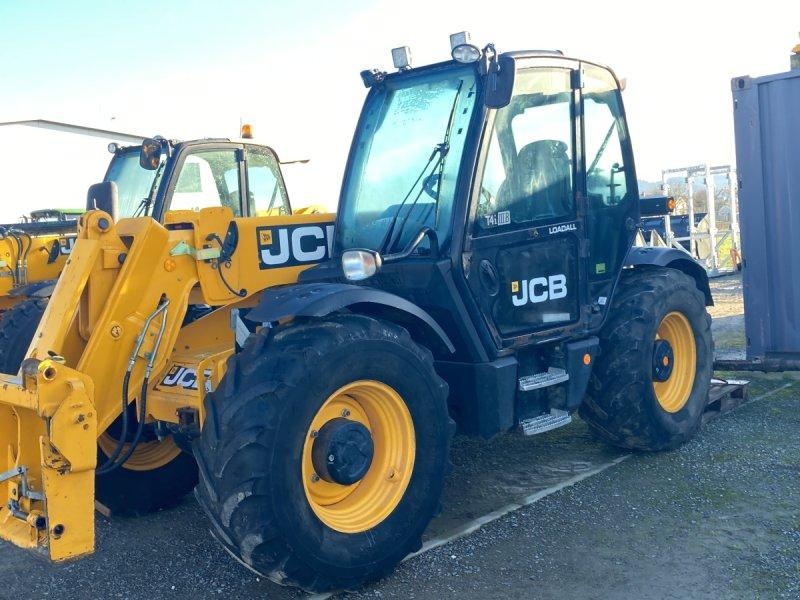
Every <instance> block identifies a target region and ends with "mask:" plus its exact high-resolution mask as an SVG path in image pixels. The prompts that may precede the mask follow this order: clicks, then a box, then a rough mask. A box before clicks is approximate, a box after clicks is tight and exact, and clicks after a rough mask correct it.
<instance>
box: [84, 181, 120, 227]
mask: <svg viewBox="0 0 800 600" xmlns="http://www.w3.org/2000/svg"><path fill="white" fill-rule="evenodd" d="M86 210H102V211H105V212H107V213H108V214H109V215H111V218H112V219H113V220H114V221H116V220H117V215H118V214H119V191H118V190H117V184H116V182H114V181H102V182H100V183H95V184H94V185H92V186H89V193H88V194H86Z"/></svg>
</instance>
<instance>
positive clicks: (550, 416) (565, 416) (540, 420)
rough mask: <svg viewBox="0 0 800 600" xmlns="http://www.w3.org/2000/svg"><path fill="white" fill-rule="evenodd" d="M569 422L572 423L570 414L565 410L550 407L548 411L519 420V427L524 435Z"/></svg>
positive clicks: (561, 425) (554, 427) (548, 429)
mask: <svg viewBox="0 0 800 600" xmlns="http://www.w3.org/2000/svg"><path fill="white" fill-rule="evenodd" d="M570 423H572V416H571V415H570V414H569V413H568V412H567V411H565V410H558V409H557V408H551V409H550V412H549V413H545V414H543V415H539V416H536V417H532V418H530V419H523V420H521V421H520V422H519V428H520V429H521V430H522V433H524V434H525V435H536V434H538V433H544V432H545V431H550V430H551V429H556V428H557V427H563V426H564V425H569V424H570Z"/></svg>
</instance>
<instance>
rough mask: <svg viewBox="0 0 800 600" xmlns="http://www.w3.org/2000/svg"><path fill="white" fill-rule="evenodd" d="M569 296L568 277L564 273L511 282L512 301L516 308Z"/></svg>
mask: <svg viewBox="0 0 800 600" xmlns="http://www.w3.org/2000/svg"><path fill="white" fill-rule="evenodd" d="M566 295H567V276H566V275H564V274H563V273H561V274H559V275H550V276H549V277H534V278H533V279H523V280H522V281H512V282H511V301H512V302H513V303H514V306H525V305H526V304H528V303H529V302H530V303H531V304H537V303H539V302H546V301H547V300H558V299H559V298H564V297H565V296H566Z"/></svg>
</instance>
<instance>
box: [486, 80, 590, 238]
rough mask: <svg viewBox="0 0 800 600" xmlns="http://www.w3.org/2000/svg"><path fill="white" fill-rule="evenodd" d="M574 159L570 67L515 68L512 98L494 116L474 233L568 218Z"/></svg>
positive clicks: (572, 203)
mask: <svg viewBox="0 0 800 600" xmlns="http://www.w3.org/2000/svg"><path fill="white" fill-rule="evenodd" d="M573 161H574V159H573V144H572V86H571V83H570V71H569V70H566V69H549V68H536V69H527V70H523V71H520V73H519V74H518V76H517V81H516V84H515V88H514V97H513V98H512V100H511V103H510V104H509V105H508V106H506V107H504V108H502V109H500V110H498V111H497V115H496V117H495V123H494V128H493V131H492V133H491V138H490V142H489V148H488V154H487V157H486V161H485V165H484V170H483V174H482V178H481V190H480V200H479V205H478V211H477V219H476V225H475V227H476V233H478V234H481V233H483V234H486V233H496V232H498V231H502V230H503V229H514V228H527V227H537V226H539V225H544V224H547V223H556V222H559V221H564V220H568V219H570V218H572V217H573V215H574V213H575V199H574V193H573V190H574V181H573Z"/></svg>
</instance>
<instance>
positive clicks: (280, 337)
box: [194, 315, 455, 592]
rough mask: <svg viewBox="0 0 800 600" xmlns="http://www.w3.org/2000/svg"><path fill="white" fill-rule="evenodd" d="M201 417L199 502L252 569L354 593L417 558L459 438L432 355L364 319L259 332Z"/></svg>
mask: <svg viewBox="0 0 800 600" xmlns="http://www.w3.org/2000/svg"><path fill="white" fill-rule="evenodd" d="M205 407H206V418H205V423H204V426H203V432H202V435H201V436H200V438H199V440H196V441H195V443H194V451H195V456H196V458H197V461H198V464H199V465H200V480H201V481H200V484H199V485H198V487H197V490H196V496H197V498H198V500H199V502H200V504H201V505H202V506H203V507H204V509H205V510H206V512H207V513H208V515H209V517H210V519H211V521H212V522H213V524H214V529H213V532H214V535H215V537H217V539H219V541H220V542H221V543H222V544H223V545H224V546H225V547H226V548H227V549H228V550H229V551H230V552H231V553H232V554H234V555H235V556H236V557H237V558H238V559H239V560H240V561H241V562H243V563H244V564H246V565H247V566H248V567H250V568H251V569H253V570H255V571H257V572H258V573H260V574H262V575H264V576H265V577H268V578H270V579H271V580H273V581H275V582H277V583H279V584H283V585H295V586H298V587H301V588H303V589H305V590H307V591H313V592H322V591H330V590H339V589H352V588H355V587H357V586H360V585H362V584H363V583H365V582H367V581H370V580H374V579H377V578H379V577H382V576H383V575H385V574H386V573H388V572H389V571H391V569H392V568H393V567H394V566H395V565H396V564H397V563H398V562H399V561H400V560H402V559H403V557H405V556H406V555H407V554H408V553H409V552H412V551H415V550H417V549H418V548H419V547H420V545H421V536H422V533H423V531H424V530H425V528H426V527H427V525H428V522H429V521H430V519H431V517H432V516H433V515H434V514H435V512H436V511H437V509H438V506H439V500H440V496H441V491H442V486H443V483H444V479H445V475H446V473H447V470H448V468H449V458H448V454H449V446H450V440H451V438H452V435H453V431H454V429H455V427H454V424H453V422H452V421H451V420H450V418H449V416H448V413H447V385H446V384H445V382H444V381H443V380H442V379H441V378H439V377H438V376H437V374H436V372H435V371H434V369H433V359H432V356H431V353H430V352H429V351H427V350H426V349H424V348H422V347H420V346H419V345H417V344H416V343H414V342H413V341H412V340H411V338H410V336H409V335H408V332H407V331H406V330H405V329H402V328H401V327H398V326H397V325H394V324H391V323H387V322H383V321H378V320H376V319H372V318H369V317H365V316H358V315H333V316H330V317H327V318H326V319H325V320H322V321H307V322H304V323H293V324H289V325H287V326H282V327H278V328H277V329H264V330H262V331H261V332H260V333H258V334H255V335H253V336H251V338H250V339H249V340H248V342H247V344H246V346H245V348H244V349H243V351H242V352H241V353H239V354H238V355H236V356H234V357H233V358H232V359H231V360H230V361H229V363H228V371H227V373H226V375H225V378H224V379H223V381H222V382H221V383H220V385H219V387H218V388H217V389H216V390H215V391H214V392H212V393H210V394H208V395H207V396H206V400H205ZM348 428H349V429H348ZM365 431H368V434H367V433H365ZM335 435H340V436H341V438H340V439H341V440H345V441H344V442H343V444H341V445H334V446H330V445H329V446H324V447H323V448H322V449H323V450H324V451H323V452H321V453H320V452H318V451H317V450H318V448H317V444H329V443H331V442H330V441H329V440H330V439H332V436H335ZM367 438H370V439H371V444H370V442H369V441H368V439H367ZM334 447H335V448H336V450H329V448H334ZM367 455H371V459H370V460H366V462H364V461H363V460H362V459H363V458H364V457H365V456H367ZM326 457H327V458H328V464H327V465H326ZM331 458H334V459H335V460H330V459H331ZM334 464H336V465H342V466H341V470H339V471H337V470H335V469H334V471H330V470H329V467H331V468H333V465H334ZM337 468H339V467H337Z"/></svg>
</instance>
